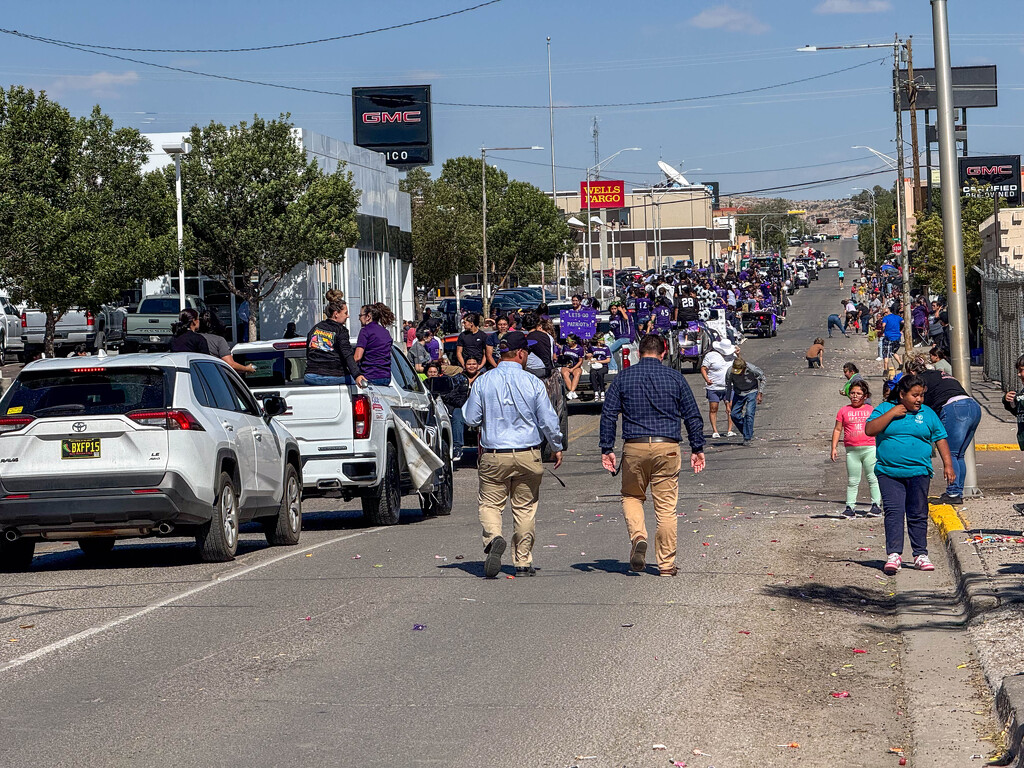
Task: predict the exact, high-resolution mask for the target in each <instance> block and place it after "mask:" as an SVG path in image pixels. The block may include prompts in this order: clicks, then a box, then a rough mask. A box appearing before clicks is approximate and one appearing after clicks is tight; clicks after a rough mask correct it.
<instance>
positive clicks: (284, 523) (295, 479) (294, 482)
mask: <svg viewBox="0 0 1024 768" xmlns="http://www.w3.org/2000/svg"><path fill="white" fill-rule="evenodd" d="M263 525H264V533H266V535H267V543H268V544H270V545H271V546H272V547H282V546H292V545H294V544H298V543H299V534H301V533H302V490H301V489H300V488H299V473H298V472H296V471H295V467H293V466H292V465H291V464H289V465H288V466H286V467H285V470H284V490H283V492H282V494H281V509H280V510H279V511H278V513H277V515H276V516H274V517H272V518H270V519H269V520H267V521H266V522H264V524H263Z"/></svg>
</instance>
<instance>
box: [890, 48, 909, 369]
mask: <svg viewBox="0 0 1024 768" xmlns="http://www.w3.org/2000/svg"><path fill="white" fill-rule="evenodd" d="M892 53H893V64H894V66H895V72H896V87H895V90H894V93H893V97H894V98H895V99H896V208H897V216H898V217H899V228H900V251H901V255H902V256H903V343H904V347H905V349H907V350H908V351H909V350H911V349H913V348H914V321H913V319H912V318H911V316H910V243H909V242H907V197H906V193H907V186H906V184H904V183H903V179H904V177H905V176H906V167H905V165H904V157H903V109H902V105H901V104H900V88H901V87H902V84H901V83H900V64H901V60H902V58H903V56H902V53H903V46H902V45H901V43H900V36H899V35H896V36H895V38H894V39H893V43H892Z"/></svg>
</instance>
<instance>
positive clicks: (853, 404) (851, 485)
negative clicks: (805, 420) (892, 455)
mask: <svg viewBox="0 0 1024 768" xmlns="http://www.w3.org/2000/svg"><path fill="white" fill-rule="evenodd" d="M849 397H850V404H849V405H844V406H843V407H842V408H840V409H839V413H837V414H836V426H835V429H833V430H832V461H835V460H836V455H837V451H838V448H839V437H840V436H842V438H843V444H844V445H845V446H846V509H844V510H843V516H844V517H856V514H857V513H856V512H855V511H854V510H855V508H856V506H857V491H858V489H859V488H860V479H861V475H862V474H863V473H867V476H868V488H869V489H870V491H871V509H870V510H869V511H868V512H867V516H868V517H881V516H882V508H881V503H882V494H881V493H880V492H879V490H878V478H877V477H875V438H873V437H868V436H867V435H866V434H864V425H865V424H867V421H868V419H869V418H871V411H872V408H871V406H870V405H867V401H868V399H869V398H870V397H871V390H870V389H869V388H868V384H867V382H866V381H863V380H862V379H858V380H857V381H855V382H854V383H853V384H851V385H850V392H849Z"/></svg>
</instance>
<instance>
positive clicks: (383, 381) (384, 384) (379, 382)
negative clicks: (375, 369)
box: [367, 376, 391, 387]
mask: <svg viewBox="0 0 1024 768" xmlns="http://www.w3.org/2000/svg"><path fill="white" fill-rule="evenodd" d="M367 381H368V382H370V383H371V384H376V385H377V386H378V387H387V386H390V385H391V377H390V376H388V377H387V378H386V379H369V378H368V379H367Z"/></svg>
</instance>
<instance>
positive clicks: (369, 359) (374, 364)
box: [352, 302, 395, 387]
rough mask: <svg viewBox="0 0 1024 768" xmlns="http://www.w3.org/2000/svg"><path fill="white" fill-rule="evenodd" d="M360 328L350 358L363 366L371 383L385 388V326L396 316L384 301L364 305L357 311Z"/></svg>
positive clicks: (387, 337)
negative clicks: (361, 325) (354, 349)
mask: <svg viewBox="0 0 1024 768" xmlns="http://www.w3.org/2000/svg"><path fill="white" fill-rule="evenodd" d="M359 322H360V323H362V324H363V327H362V328H360V329H359V337H358V338H357V339H356V351H355V352H354V353H353V355H352V357H354V358H355V361H356V362H357V363H359V367H360V368H362V369H363V375H364V376H366V378H367V379H368V380H369V382H370V383H371V384H376V385H377V386H380V387H386V386H388V385H389V384H390V383H391V346H392V339H391V334H390V333H388V330H387V328H385V327H384V326H387V325H391V324H392V323H394V322H395V315H394V313H393V312H392V311H391V309H390V308H389V307H388V306H387V305H386V304H383V303H380V302H378V303H376V304H364V305H363V308H362V309H360V310H359Z"/></svg>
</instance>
